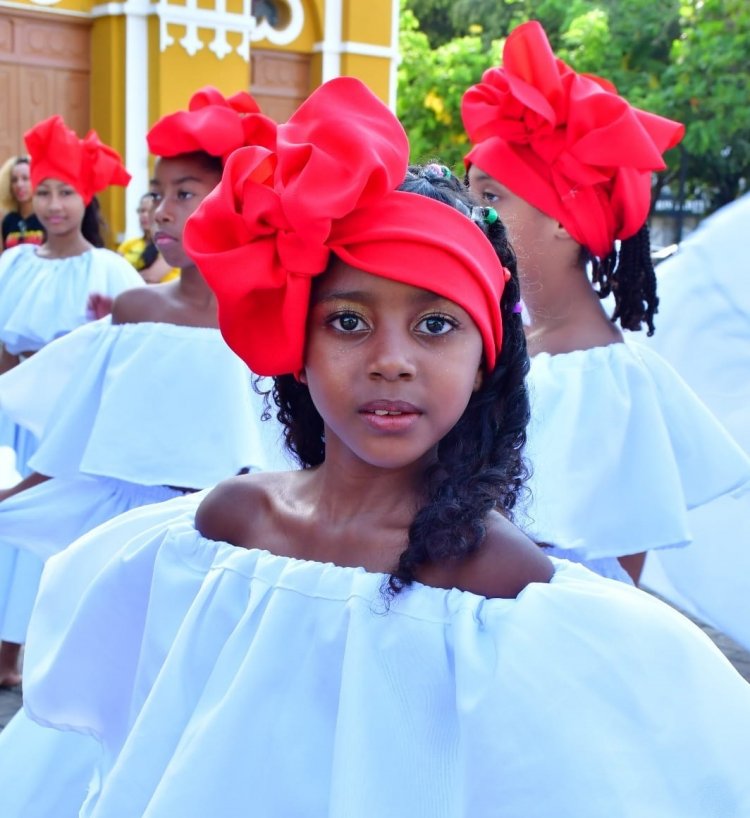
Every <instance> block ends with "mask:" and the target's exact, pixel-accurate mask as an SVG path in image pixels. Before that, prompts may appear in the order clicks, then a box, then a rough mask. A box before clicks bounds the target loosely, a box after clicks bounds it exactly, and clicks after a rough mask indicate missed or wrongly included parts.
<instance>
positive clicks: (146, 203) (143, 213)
mask: <svg viewBox="0 0 750 818" xmlns="http://www.w3.org/2000/svg"><path fill="white" fill-rule="evenodd" d="M154 204H155V203H154V198H153V196H151V194H148V195H147V196H143V197H142V198H141V201H140V202H139V203H138V209H137V210H136V213H137V214H138V224H139V225H140V227H141V232H143V233H149V232H150V231H151V224H152V222H153V215H154Z"/></svg>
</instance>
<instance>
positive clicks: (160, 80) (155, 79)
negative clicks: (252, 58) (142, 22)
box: [149, 17, 249, 125]
mask: <svg viewBox="0 0 750 818" xmlns="http://www.w3.org/2000/svg"><path fill="white" fill-rule="evenodd" d="M169 33H170V35H171V36H172V37H173V38H174V40H175V42H174V43H173V44H172V45H170V46H168V48H167V49H166V50H165V51H161V50H160V48H159V22H158V20H157V19H156V18H155V17H152V18H150V20H149V43H150V49H149V75H150V88H149V125H153V123H154V122H156V120H157V119H158V118H159V117H160V116H163V115H164V114H166V113H171V112H172V111H176V110H178V109H180V108H185V107H186V106H187V104H188V101H189V100H190V97H191V96H192V95H193V93H194V92H195V91H197V90H198V88H202V87H203V86H204V85H213V86H215V87H216V88H218V89H219V90H220V91H221V92H222V93H223V94H225V95H230V94H234V93H236V92H237V91H243V90H246V89H247V87H248V81H249V69H248V65H247V63H246V62H245V60H243V59H242V57H240V56H239V54H237V53H236V52H234V53H232V54H228V55H227V56H226V57H224V59H222V60H220V59H219V58H218V57H217V56H216V55H215V54H214V53H213V52H212V51H210V50H209V49H208V46H209V44H210V43H211V40H212V39H213V32H210V31H208V30H206V29H198V36H199V38H200V40H201V42H202V43H203V46H204V47H203V48H202V49H201V50H200V51H198V52H197V53H196V54H194V55H193V56H190V55H189V54H188V53H187V51H185V49H184V48H183V47H182V46H181V45H180V43H179V40H180V38H181V37H183V36H184V34H185V29H184V27H183V26H179V25H175V24H172V25H170V26H169ZM227 40H228V42H229V44H230V45H232V46H237V45H239V43H240V35H239V34H237V35H232V34H231V33H230V34H229V35H228V36H227Z"/></svg>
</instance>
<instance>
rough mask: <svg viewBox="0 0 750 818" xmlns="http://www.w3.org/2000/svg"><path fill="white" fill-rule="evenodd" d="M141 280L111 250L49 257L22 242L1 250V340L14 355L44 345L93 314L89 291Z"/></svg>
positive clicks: (104, 291) (108, 291)
mask: <svg viewBox="0 0 750 818" xmlns="http://www.w3.org/2000/svg"><path fill="white" fill-rule="evenodd" d="M142 286H144V281H143V279H142V278H141V276H140V275H139V274H138V273H137V272H136V270H135V269H134V268H133V266H132V265H131V264H129V263H128V262H127V261H125V259H124V258H123V257H122V256H119V255H117V253H114V252H112V251H111V250H107V249H104V248H99V247H93V248H92V249H91V250H89V251H88V252H86V253H82V254H81V255H79V256H71V257H69V258H62V259H47V258H41V257H40V256H38V255H37V248H36V246H34V245H31V244H21V245H19V246H18V247H14V248H11V249H10V250H6V251H5V252H4V253H3V254H2V256H0V341H1V342H2V343H3V344H4V345H5V347H6V349H7V350H8V351H9V352H11V353H13V354H14V355H15V354H17V353H19V352H33V351H35V350H38V349H41V347H43V346H44V345H45V344H48V343H49V342H50V341H52V340H53V339H54V338H57V337H59V336H61V335H64V334H65V333H67V332H70V331H71V330H72V329H75V328H76V327H78V326H80V325H81V324H84V323H86V321H88V320H89V318H88V316H87V313H86V305H87V302H88V297H89V295H90V294H91V293H99V294H101V295H106V296H110V297H112V298H114V297H115V296H117V295H119V294H120V293H121V292H123V291H124V290H129V289H132V288H133V287H142Z"/></svg>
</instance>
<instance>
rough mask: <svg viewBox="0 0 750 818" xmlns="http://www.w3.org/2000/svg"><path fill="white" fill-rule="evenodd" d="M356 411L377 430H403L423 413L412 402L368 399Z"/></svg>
mask: <svg viewBox="0 0 750 818" xmlns="http://www.w3.org/2000/svg"><path fill="white" fill-rule="evenodd" d="M358 411H359V415H360V417H361V418H362V419H363V420H364V421H365V423H367V424H368V425H369V426H370V427H371V428H372V429H374V430H376V431H378V432H404V431H406V430H407V429H409V428H410V427H411V426H413V425H414V424H415V423H416V422H417V421H418V420H419V418H420V417H421V416H422V414H423V412H422V410H421V409H419V407H417V406H414V404H413V403H407V402H405V401H391V400H375V401H370V402H369V403H366V404H364V406H361V407H360V408H359V410H358Z"/></svg>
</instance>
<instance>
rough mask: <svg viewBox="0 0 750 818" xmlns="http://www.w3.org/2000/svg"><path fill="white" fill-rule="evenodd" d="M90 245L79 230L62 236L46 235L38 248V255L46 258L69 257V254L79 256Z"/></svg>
mask: <svg viewBox="0 0 750 818" xmlns="http://www.w3.org/2000/svg"><path fill="white" fill-rule="evenodd" d="M92 246H93V245H92V244H90V242H88V241H86V239H85V238H84V237H83V233H81V232H80V230H79V231H77V232H75V233H70V234H67V235H64V236H50V235H48V236H47V239H46V241H45V242H44V244H43V245H42V246H41V247H40V248H39V250H40V255H43V256H47V257H48V258H70V257H71V256H80V255H81V254H82V253H85V252H87V251H88V250H91V248H92Z"/></svg>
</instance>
